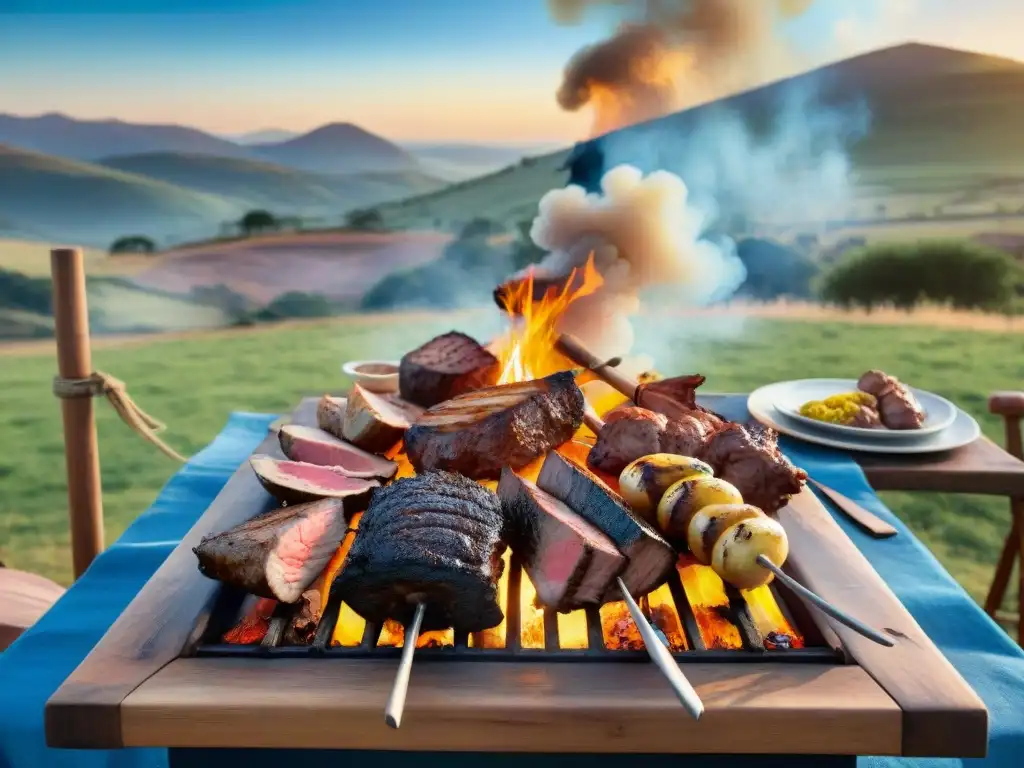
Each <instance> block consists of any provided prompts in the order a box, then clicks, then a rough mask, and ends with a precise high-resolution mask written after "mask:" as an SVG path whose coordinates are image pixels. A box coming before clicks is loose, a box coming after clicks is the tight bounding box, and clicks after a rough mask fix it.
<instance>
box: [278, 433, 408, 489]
mask: <svg viewBox="0 0 1024 768" xmlns="http://www.w3.org/2000/svg"><path fill="white" fill-rule="evenodd" d="M278 440H279V441H280V443H281V450H282V452H284V455H285V456H287V457H288V458H289V459H292V460H293V461H304V462H307V463H309V464H318V465H320V466H323V467H335V468H337V469H338V470H340V471H341V472H343V473H344V474H346V475H351V476H352V477H376V478H380V479H381V480H387V479H389V478H391V477H392V476H393V475H394V474H395V472H396V471H397V469H398V465H397V464H396V463H395V462H393V461H389V460H388V459H383V458H381V457H380V456H374V455H373V454H372V453H367V452H366V451H364V450H362V449H360V448H357V447H356V446H354V445H352V444H351V443H347V442H345V441H344V440H341V439H339V438H337V437H335V436H334V435H332V434H330V433H329V432H325V431H324V430H322V429H318V428H317V427H304V426H299V425H297V424H286V425H285V426H283V427H281V431H280V432H279V433H278Z"/></svg>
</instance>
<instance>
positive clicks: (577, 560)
mask: <svg viewBox="0 0 1024 768" xmlns="http://www.w3.org/2000/svg"><path fill="white" fill-rule="evenodd" d="M498 497H499V498H500V499H501V505H502V509H503V511H504V513H505V519H506V526H507V528H508V533H507V536H508V538H509V540H510V541H511V543H512V548H513V550H514V551H516V552H517V553H518V555H519V556H520V558H521V559H522V560H523V564H524V566H525V568H526V572H527V573H528V574H529V576H530V581H532V582H533V585H534V588H535V589H536V590H537V597H538V598H539V600H540V602H541V603H542V604H544V605H545V606H548V607H549V608H554V609H556V610H559V611H570V610H573V609H576V608H580V607H582V606H585V605H596V604H600V603H601V601H602V600H603V598H604V596H605V595H606V594H609V593H610V592H611V591H612V590H610V587H611V585H612V582H613V581H614V580H615V577H616V576H617V575H619V573H621V572H622V570H623V569H624V568H625V567H626V558H625V557H623V556H622V554H621V553H620V552H619V551H618V549H616V547H615V544H614V543H613V542H612V540H611V539H609V538H608V537H607V536H606V535H605V534H603V533H602V532H601V531H600V530H599V529H598V528H596V527H595V526H593V525H591V524H590V523H588V522H587V521H586V520H584V519H583V518H582V517H580V516H579V515H577V514H576V513H575V512H573V511H572V510H571V509H569V507H568V506H566V505H565V504H564V503H563V502H561V501H559V500H558V499H556V498H555V497H553V496H551V495H550V494H548V493H545V492H544V491H542V490H541V489H540V488H538V487H537V486H536V485H534V484H533V483H531V482H530V481H529V480H525V479H523V478H521V477H519V476H518V475H516V474H515V472H513V471H512V470H511V469H509V468H507V467H506V468H505V470H504V471H503V472H502V474H501V481H500V482H499V483H498Z"/></svg>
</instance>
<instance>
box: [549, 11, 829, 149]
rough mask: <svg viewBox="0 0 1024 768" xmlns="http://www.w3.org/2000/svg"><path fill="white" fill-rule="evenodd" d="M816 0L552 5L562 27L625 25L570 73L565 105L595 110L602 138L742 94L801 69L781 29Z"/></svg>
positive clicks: (582, 54)
mask: <svg viewBox="0 0 1024 768" xmlns="http://www.w3.org/2000/svg"><path fill="white" fill-rule="evenodd" d="M812 3H813V0H549V3H548V5H549V8H550V11H551V15H552V17H553V18H554V19H555V21H556V22H558V23H560V24H576V23H579V22H580V21H581V20H582V19H583V18H584V17H585V15H586V13H587V11H588V10H590V9H591V8H600V7H605V8H616V9H618V10H619V11H620V12H621V13H622V14H623V16H624V17H625V20H624V21H623V22H622V24H621V26H620V27H619V29H618V30H617V32H616V33H615V34H614V35H612V36H611V37H610V38H608V39H607V40H603V41H601V42H599V43H596V44H594V45H590V46H587V47H585V48H583V49H581V50H580V51H578V52H577V53H576V54H575V55H574V56H573V57H572V58H571V59H570V61H569V63H568V64H567V65H566V68H565V73H564V77H563V80H562V84H561V86H560V87H559V89H558V94H557V98H558V103H559V104H560V105H561V106H562V108H563V109H566V110H570V111H576V110H579V109H582V108H584V107H590V108H591V109H592V110H593V113H594V125H593V133H594V135H600V134H603V133H607V132H608V131H611V130H614V129H616V128H620V127H622V126H625V125H629V124H632V123H636V122H641V121H644V120H650V119H653V118H655V117H660V116H661V115H665V114H668V113H669V112H674V111H677V110H680V109H683V108H685V107H689V106H693V105H695V104H699V103H702V102H705V101H710V100H714V99H716V98H719V97H721V96H723V95H725V94H727V93H732V92H736V91H738V90H742V89H745V88H749V87H752V86H755V85H760V84H761V83H763V82H765V80H767V79H770V78H772V77H777V76H779V75H780V74H783V73H786V71H787V70H789V69H792V68H793V65H794V54H793V52H792V51H791V50H790V48H789V46H788V45H787V44H786V43H785V40H784V38H783V36H782V35H781V34H779V26H780V23H782V22H784V21H785V20H786V19H789V18H793V17H795V16H799V15H800V14H802V13H803V12H804V11H806V10H807V9H808V8H809V7H810V6H811V5H812Z"/></svg>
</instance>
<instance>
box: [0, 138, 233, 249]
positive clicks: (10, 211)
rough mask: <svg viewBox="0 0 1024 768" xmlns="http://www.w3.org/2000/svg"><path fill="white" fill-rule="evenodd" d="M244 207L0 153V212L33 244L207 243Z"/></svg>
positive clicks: (71, 163)
mask: <svg viewBox="0 0 1024 768" xmlns="http://www.w3.org/2000/svg"><path fill="white" fill-rule="evenodd" d="M243 207H244V206H241V205H239V204H237V203H234V202H232V201H229V200H226V199H224V198H222V197H219V196H217V195H209V194H204V193H201V192H196V191H193V190H189V189H184V188H182V187H179V186H175V185H173V184H168V183H166V182H163V181H156V180H154V179H150V178H146V177H144V176H139V175H136V174H131V173H124V172H121V171H118V170H115V169H113V168H106V167H103V166H99V165H93V164H90V163H83V162H79V161H76V160H67V159H62V158H56V157H50V156H48V155H43V154H39V153H36V152H28V151H25V150H21V149H14V148H12V147H5V146H2V145H0V211H3V214H4V216H5V217H9V219H10V220H11V221H13V222H17V225H18V227H19V228H21V229H22V230H23V231H25V232H31V233H33V234H34V235H36V236H45V237H47V238H50V239H52V240H63V241H66V242H74V243H81V244H86V245H97V246H100V247H106V246H108V245H109V244H110V243H111V242H112V241H113V240H114V239H115V238H117V237H119V236H121V235H125V234H135V233H138V234H145V235H148V236H150V237H152V238H153V239H155V240H156V241H157V242H158V243H159V242H161V241H163V240H165V239H167V238H169V237H170V238H173V239H177V240H181V239H188V238H198V237H209V236H210V235H211V234H212V233H215V232H216V231H217V228H218V227H219V225H220V222H222V221H224V220H226V219H230V218H234V217H236V216H238V215H239V214H240V212H241V211H242V209H243Z"/></svg>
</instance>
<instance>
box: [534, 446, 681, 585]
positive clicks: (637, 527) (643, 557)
mask: <svg viewBox="0 0 1024 768" xmlns="http://www.w3.org/2000/svg"><path fill="white" fill-rule="evenodd" d="M537 486H538V487H539V488H540V489H541V490H542V491H546V492H547V493H549V494H551V495H552V496H554V497H555V498H556V499H558V500H559V501H561V502H562V503H564V504H565V505H566V506H568V507H569V508H570V509H571V510H573V511H574V512H576V513H577V514H578V515H580V517H582V518H583V519H584V520H586V521H587V522H589V523H590V524H591V525H593V526H594V527H595V528H597V529H598V530H600V531H601V532H603V533H604V534H605V535H606V536H607V537H608V538H609V539H611V541H612V543H614V544H615V547H616V549H618V550H619V552H621V553H622V554H623V555H624V556H625V558H626V560H627V561H628V562H627V564H626V568H625V570H624V571H623V572H622V574H621V577H622V580H623V582H624V583H625V585H626V589H628V590H629V593H630V594H631V595H633V596H634V597H640V596H641V595H645V594H647V593H648V592H650V591H651V590H653V589H655V588H657V587H659V586H661V584H663V583H664V582H665V579H666V578H668V574H669V573H670V572H671V571H672V568H673V566H674V565H675V562H676V557H677V555H676V552H675V551H674V550H673V549H672V547H671V546H670V545H669V543H668V542H667V541H665V540H664V539H663V538H662V537H661V536H659V535H658V533H657V532H656V531H655V530H654V528H652V527H651V526H650V525H649V524H648V523H647V522H646V521H644V520H642V519H641V518H639V517H637V516H636V515H634V514H633V512H632V510H630V509H629V507H628V506H627V505H626V503H625V502H624V501H623V500H622V498H621V497H620V496H619V495H618V494H617V493H615V492H614V491H613V490H612V489H611V488H609V487H608V486H607V485H605V484H604V483H603V482H601V480H599V479H598V478H597V477H596V476H595V475H593V474H591V473H590V472H587V471H586V470H585V469H582V468H579V467H576V466H574V465H573V464H571V463H570V462H568V461H567V460H566V459H564V458H562V457H561V456H559V455H558V454H557V453H554V452H552V453H549V454H548V455H547V458H545V459H544V464H543V466H542V467H541V470H540V474H539V475H538V477H537ZM604 599H605V600H616V599H618V589H615V588H613V589H611V590H609V591H608V592H607V593H606V594H605V596H604Z"/></svg>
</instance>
